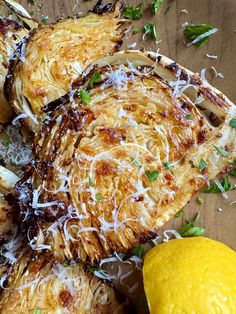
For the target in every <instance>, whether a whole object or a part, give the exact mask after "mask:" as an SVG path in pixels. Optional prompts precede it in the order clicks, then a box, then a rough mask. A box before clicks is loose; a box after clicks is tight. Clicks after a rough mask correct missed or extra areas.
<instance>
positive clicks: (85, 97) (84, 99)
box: [79, 89, 91, 104]
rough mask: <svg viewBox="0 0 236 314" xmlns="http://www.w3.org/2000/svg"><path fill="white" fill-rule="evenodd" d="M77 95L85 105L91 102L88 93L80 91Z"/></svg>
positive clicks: (83, 90)
mask: <svg viewBox="0 0 236 314" xmlns="http://www.w3.org/2000/svg"><path fill="white" fill-rule="evenodd" d="M79 93H80V98H81V100H82V102H83V103H85V104H89V103H90V101H91V97H90V95H89V93H88V92H87V91H86V90H85V89H80V90H79Z"/></svg>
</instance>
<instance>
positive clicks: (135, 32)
mask: <svg viewBox="0 0 236 314" xmlns="http://www.w3.org/2000/svg"><path fill="white" fill-rule="evenodd" d="M139 32H140V28H139V27H134V28H133V30H132V34H133V35H135V34H138V33H139Z"/></svg>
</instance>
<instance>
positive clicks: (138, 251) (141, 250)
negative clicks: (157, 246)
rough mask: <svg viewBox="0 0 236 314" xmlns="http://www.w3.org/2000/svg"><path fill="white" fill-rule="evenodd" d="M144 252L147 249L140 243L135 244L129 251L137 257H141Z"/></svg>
mask: <svg viewBox="0 0 236 314" xmlns="http://www.w3.org/2000/svg"><path fill="white" fill-rule="evenodd" d="M146 252H147V250H146V249H145V248H144V247H143V246H141V245H137V246H135V247H134V248H133V249H132V251H131V253H132V254H134V255H136V256H138V257H139V258H143V257H144V255H145V254H146Z"/></svg>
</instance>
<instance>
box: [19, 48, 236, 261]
mask: <svg viewBox="0 0 236 314" xmlns="http://www.w3.org/2000/svg"><path fill="white" fill-rule="evenodd" d="M176 75H177V77H176ZM95 77H96V80H95V81H96V82H95V83H94V84H92V83H91V82H92V81H93V82H94V78H95ZM180 81H181V82H180ZM76 84H77V83H75V85H74V87H76V88H77V89H78V92H77V94H76V95H75V96H74V98H73V99H72V98H71V95H66V96H64V97H62V98H61V99H59V100H57V101H55V102H54V103H51V104H49V105H48V106H46V107H45V108H44V110H49V111H50V110H53V111H52V113H51V114H49V116H48V117H47V118H46V119H45V122H44V124H43V126H42V129H41V132H40V133H39V135H38V137H37V138H36V141H35V147H34V153H35V155H34V162H33V165H32V167H31V172H30V173H29V174H28V177H26V178H25V180H23V181H21V183H20V184H19V185H18V189H19V193H21V191H27V193H28V194H27V195H28V198H29V199H28V206H29V207H31V210H30V212H29V211H28V207H26V209H25V210H23V211H24V212H25V215H24V219H25V221H26V222H27V221H28V224H29V225H32V224H34V225H35V224H37V225H38V226H39V228H38V230H37V235H36V236H37V237H36V239H35V245H36V247H37V245H38V246H39V247H40V246H42V245H47V246H48V248H49V249H50V250H52V252H53V254H54V255H55V256H56V257H57V258H58V259H62V260H63V259H64V258H65V257H67V258H68V259H73V258H76V257H79V258H81V259H83V260H86V258H89V259H90V260H91V261H94V260H100V259H101V258H103V257H107V256H109V255H111V254H113V253H114V252H126V251H128V250H129V249H131V248H132V247H133V246H134V245H136V244H137V243H138V242H143V241H145V240H147V239H149V238H151V237H154V236H155V235H156V233H157V231H158V229H159V228H160V227H161V226H162V225H163V224H164V223H165V222H167V221H168V220H169V219H170V218H172V217H173V216H174V214H175V213H176V212H177V211H179V210H180V209H181V208H183V207H184V206H185V205H186V203H187V202H188V201H189V200H190V199H191V197H192V196H193V195H194V194H195V193H196V191H198V190H199V189H200V188H201V187H202V186H203V185H204V184H205V183H206V182H207V181H208V180H209V179H211V178H213V177H214V176H216V175H217V174H218V173H219V172H220V171H221V170H222V169H223V168H224V167H225V166H226V164H227V162H229V161H230V160H233V158H234V156H235V147H236V146H235V130H233V129H232V128H231V127H230V125H229V121H230V119H232V117H234V116H235V114H236V109H235V106H234V105H233V104H232V103H231V102H230V101H229V100H228V99H227V98H226V97H225V96H222V94H221V93H220V92H219V91H217V90H216V89H214V88H213V87H211V86H210V85H209V84H208V83H206V82H205V80H201V79H200V77H199V76H198V75H195V74H193V73H192V72H190V71H188V70H186V69H184V68H182V67H181V66H179V65H177V64H176V63H173V61H171V60H169V59H167V58H166V57H164V56H158V55H156V54H154V53H141V52H131V51H130V52H129V51H126V52H120V53H116V54H114V55H113V56H111V57H106V58H104V59H102V60H100V61H98V62H97V63H96V64H95V65H93V66H91V67H90V68H89V69H87V74H86V73H85V74H84V76H83V77H81V78H80V79H79V80H78V84H80V85H78V84H77V85H76ZM86 89H87V90H86ZM196 96H198V98H197V102H198V105H195V104H194V102H195V101H196ZM199 96H201V98H202V99H201V101H200V100H199ZM58 105H59V106H58ZM57 106H58V107H57ZM200 106H201V107H200ZM210 112H211V115H213V113H214V115H215V116H217V117H218V120H219V123H218V124H217V125H213V123H212V121H211V119H209V118H208V115H209V114H210ZM220 149H221V150H222V151H221V153H220ZM26 201H27V200H26Z"/></svg>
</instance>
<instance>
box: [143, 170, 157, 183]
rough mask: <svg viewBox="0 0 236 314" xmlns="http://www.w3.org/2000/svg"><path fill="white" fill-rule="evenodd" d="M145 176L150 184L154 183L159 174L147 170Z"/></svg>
mask: <svg viewBox="0 0 236 314" xmlns="http://www.w3.org/2000/svg"><path fill="white" fill-rule="evenodd" d="M145 174H146V176H147V177H148V180H149V181H150V182H153V181H156V179H157V177H158V174H159V172H158V171H156V170H155V171H149V170H147V171H145Z"/></svg>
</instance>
